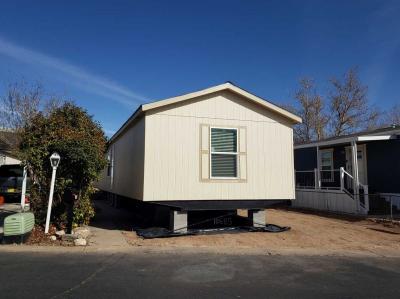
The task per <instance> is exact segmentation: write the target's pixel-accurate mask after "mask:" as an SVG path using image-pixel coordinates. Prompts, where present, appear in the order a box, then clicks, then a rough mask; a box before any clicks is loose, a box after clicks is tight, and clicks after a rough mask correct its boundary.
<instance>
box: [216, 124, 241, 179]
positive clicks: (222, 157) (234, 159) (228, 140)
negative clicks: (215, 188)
mask: <svg viewBox="0 0 400 299" xmlns="http://www.w3.org/2000/svg"><path fill="white" fill-rule="evenodd" d="M210 135H211V150H210V153H211V155H210V161H211V177H212V178H237V177H238V170H237V169H238V138H237V136H238V134H237V129H227V128H211V134H210Z"/></svg>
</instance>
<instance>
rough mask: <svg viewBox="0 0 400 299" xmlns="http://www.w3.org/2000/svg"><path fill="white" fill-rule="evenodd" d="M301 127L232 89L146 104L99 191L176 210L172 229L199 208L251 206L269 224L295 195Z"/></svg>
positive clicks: (124, 130) (112, 155)
mask: <svg viewBox="0 0 400 299" xmlns="http://www.w3.org/2000/svg"><path fill="white" fill-rule="evenodd" d="M299 122H301V119H300V118H299V117H298V116H296V115H294V114H292V113H290V112H288V111H286V110H284V109H282V108H280V107H278V106H276V105H274V104H272V103H270V102H268V101H266V100H264V99H262V98H260V97H258V96H255V95H254V94H251V93H249V92H247V91H245V90H243V89H241V88H239V87H237V86H235V85H233V84H231V83H224V84H221V85H218V86H214V87H211V88H207V89H204V90H201V91H196V92H193V93H189V94H185V95H181V96H178V97H173V98H169V99H166V100H161V101H157V102H153V103H150V104H144V105H141V106H140V107H139V108H138V109H137V110H136V111H135V112H134V113H133V115H132V116H131V117H130V118H129V119H128V120H127V121H126V122H125V123H124V125H123V126H122V127H121V128H120V129H119V130H118V131H117V132H116V133H115V134H114V136H112V138H111V139H110V141H109V147H108V153H107V157H108V161H109V164H108V167H107V168H106V169H104V171H103V174H102V177H101V180H100V181H99V182H98V187H99V188H100V189H102V190H104V191H106V192H108V193H110V194H114V195H116V196H120V197H124V198H129V199H134V200H137V201H142V202H148V203H154V204H158V205H163V206H167V207H169V208H170V209H171V210H172V212H171V214H172V219H173V220H175V221H172V223H175V224H172V227H176V222H177V221H181V222H182V223H185V221H187V214H186V213H187V211H193V210H235V209H238V208H243V209H248V210H250V212H251V213H249V214H251V215H253V216H254V217H259V218H260V219H262V215H263V213H264V210H263V209H264V208H265V207H268V206H270V205H271V204H274V203H277V202H279V201H283V200H292V199H294V197H295V183H294V166H293V165H294V164H293V163H294V162H293V129H292V127H293V125H294V124H296V123H299ZM260 215H261V217H260ZM264 218H265V217H264ZM264 221H265V220H264Z"/></svg>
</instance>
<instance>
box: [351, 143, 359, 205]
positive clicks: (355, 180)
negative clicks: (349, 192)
mask: <svg viewBox="0 0 400 299" xmlns="http://www.w3.org/2000/svg"><path fill="white" fill-rule="evenodd" d="M351 158H352V164H353V167H352V170H353V173H352V175H353V194H354V199H355V200H356V201H357V209H358V210H360V196H359V193H360V187H359V186H360V181H359V180H358V161H357V142H356V141H352V142H351Z"/></svg>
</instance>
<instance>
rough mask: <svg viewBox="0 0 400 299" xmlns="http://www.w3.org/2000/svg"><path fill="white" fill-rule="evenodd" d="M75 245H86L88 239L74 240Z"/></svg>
mask: <svg viewBox="0 0 400 299" xmlns="http://www.w3.org/2000/svg"><path fill="white" fill-rule="evenodd" d="M74 245H75V246H86V240H85V239H82V238H79V239H75V240H74Z"/></svg>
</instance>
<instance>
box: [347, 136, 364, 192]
mask: <svg viewBox="0 0 400 299" xmlns="http://www.w3.org/2000/svg"><path fill="white" fill-rule="evenodd" d="M357 162H358V178H359V180H360V183H361V184H363V185H368V176H367V147H366V146H365V144H358V145H357ZM346 171H347V172H348V173H350V174H353V163H352V159H351V147H350V146H347V147H346ZM347 183H348V184H350V182H349V181H348V182H347Z"/></svg>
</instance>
